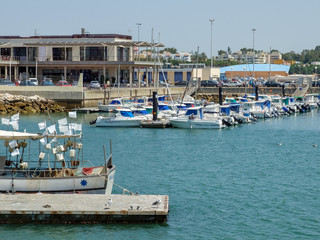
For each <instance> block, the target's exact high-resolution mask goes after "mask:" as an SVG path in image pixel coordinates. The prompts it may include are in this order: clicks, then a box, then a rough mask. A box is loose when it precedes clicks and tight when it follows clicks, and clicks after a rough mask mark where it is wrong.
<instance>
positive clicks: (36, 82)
mask: <svg viewBox="0 0 320 240" xmlns="http://www.w3.org/2000/svg"><path fill="white" fill-rule="evenodd" d="M28 80H29V81H30V82H32V83H33V84H34V85H35V86H38V85H39V82H38V79H37V78H29V79H28Z"/></svg>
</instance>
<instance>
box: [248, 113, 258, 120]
mask: <svg viewBox="0 0 320 240" xmlns="http://www.w3.org/2000/svg"><path fill="white" fill-rule="evenodd" d="M250 115H251V116H252V117H253V118H255V119H258V118H259V117H258V116H256V115H254V114H253V113H250Z"/></svg>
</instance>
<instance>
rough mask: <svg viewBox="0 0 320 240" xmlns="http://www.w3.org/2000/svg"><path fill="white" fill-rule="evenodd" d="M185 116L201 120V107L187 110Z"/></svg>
mask: <svg viewBox="0 0 320 240" xmlns="http://www.w3.org/2000/svg"><path fill="white" fill-rule="evenodd" d="M185 115H187V116H190V115H193V116H199V118H200V119H202V108H201V107H194V108H189V109H188V110H187V112H186V114H185Z"/></svg>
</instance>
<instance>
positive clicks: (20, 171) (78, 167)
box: [0, 160, 105, 177]
mask: <svg viewBox="0 0 320 240" xmlns="http://www.w3.org/2000/svg"><path fill="white" fill-rule="evenodd" d="M27 163H28V167H24V166H25V165H19V164H18V165H17V164H15V163H13V162H11V161H8V160H7V161H6V166H5V167H4V168H3V169H0V177H1V176H9V175H10V176H21V177H22V176H25V177H65V176H83V175H85V174H83V175H81V173H82V170H83V168H86V167H89V168H91V167H96V166H95V165H94V164H92V163H91V162H90V161H89V160H84V161H83V162H81V164H80V161H76V160H75V161H64V162H61V164H59V163H58V162H56V163H54V162H53V163H50V164H49V165H48V164H39V161H28V162H27ZM9 164H10V165H9ZM8 165H9V166H8ZM102 172H103V173H104V172H105V171H104V170H103V171H102Z"/></svg>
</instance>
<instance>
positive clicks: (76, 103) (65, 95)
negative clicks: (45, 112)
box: [0, 77, 320, 108]
mask: <svg viewBox="0 0 320 240" xmlns="http://www.w3.org/2000/svg"><path fill="white" fill-rule="evenodd" d="M82 86H83V81H82V78H81V77H80V79H79V84H78V86H72V87H61V86H5V85H1V88H0V94H4V93H9V94H12V95H23V96H34V95H38V96H40V97H43V98H46V99H50V100H54V101H55V102H57V103H58V104H60V105H63V106H66V107H68V108H74V107H82V108H84V107H96V106H97V105H98V103H99V102H100V103H106V102H108V100H109V99H113V98H117V97H124V98H138V97H143V96H149V97H150V96H152V93H153V92H154V91H157V92H158V95H169V94H171V95H172V96H176V97H178V96H182V95H183V94H184V92H185V87H184V86H173V87H171V86H170V87H169V88H166V87H164V86H162V87H159V88H155V87H140V88H138V87H135V88H131V87H120V88H118V87H107V88H100V89H92V90H91V89H87V88H84V87H82ZM295 90H296V88H294V87H286V88H285V95H287V96H291V95H292V94H293V93H294V92H295ZM251 93H255V88H253V87H224V88H223V95H224V96H243V95H244V94H251ZM307 93H320V88H319V87H317V88H314V87H313V88H309V90H308V92H307ZM218 94H219V88H218V87H201V88H198V89H197V90H196V92H195V95H196V97H197V96H205V95H208V96H210V95H211V96H218ZM259 94H274V95H277V94H278V95H282V88H280V87H262V86H261V87H259Z"/></svg>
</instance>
